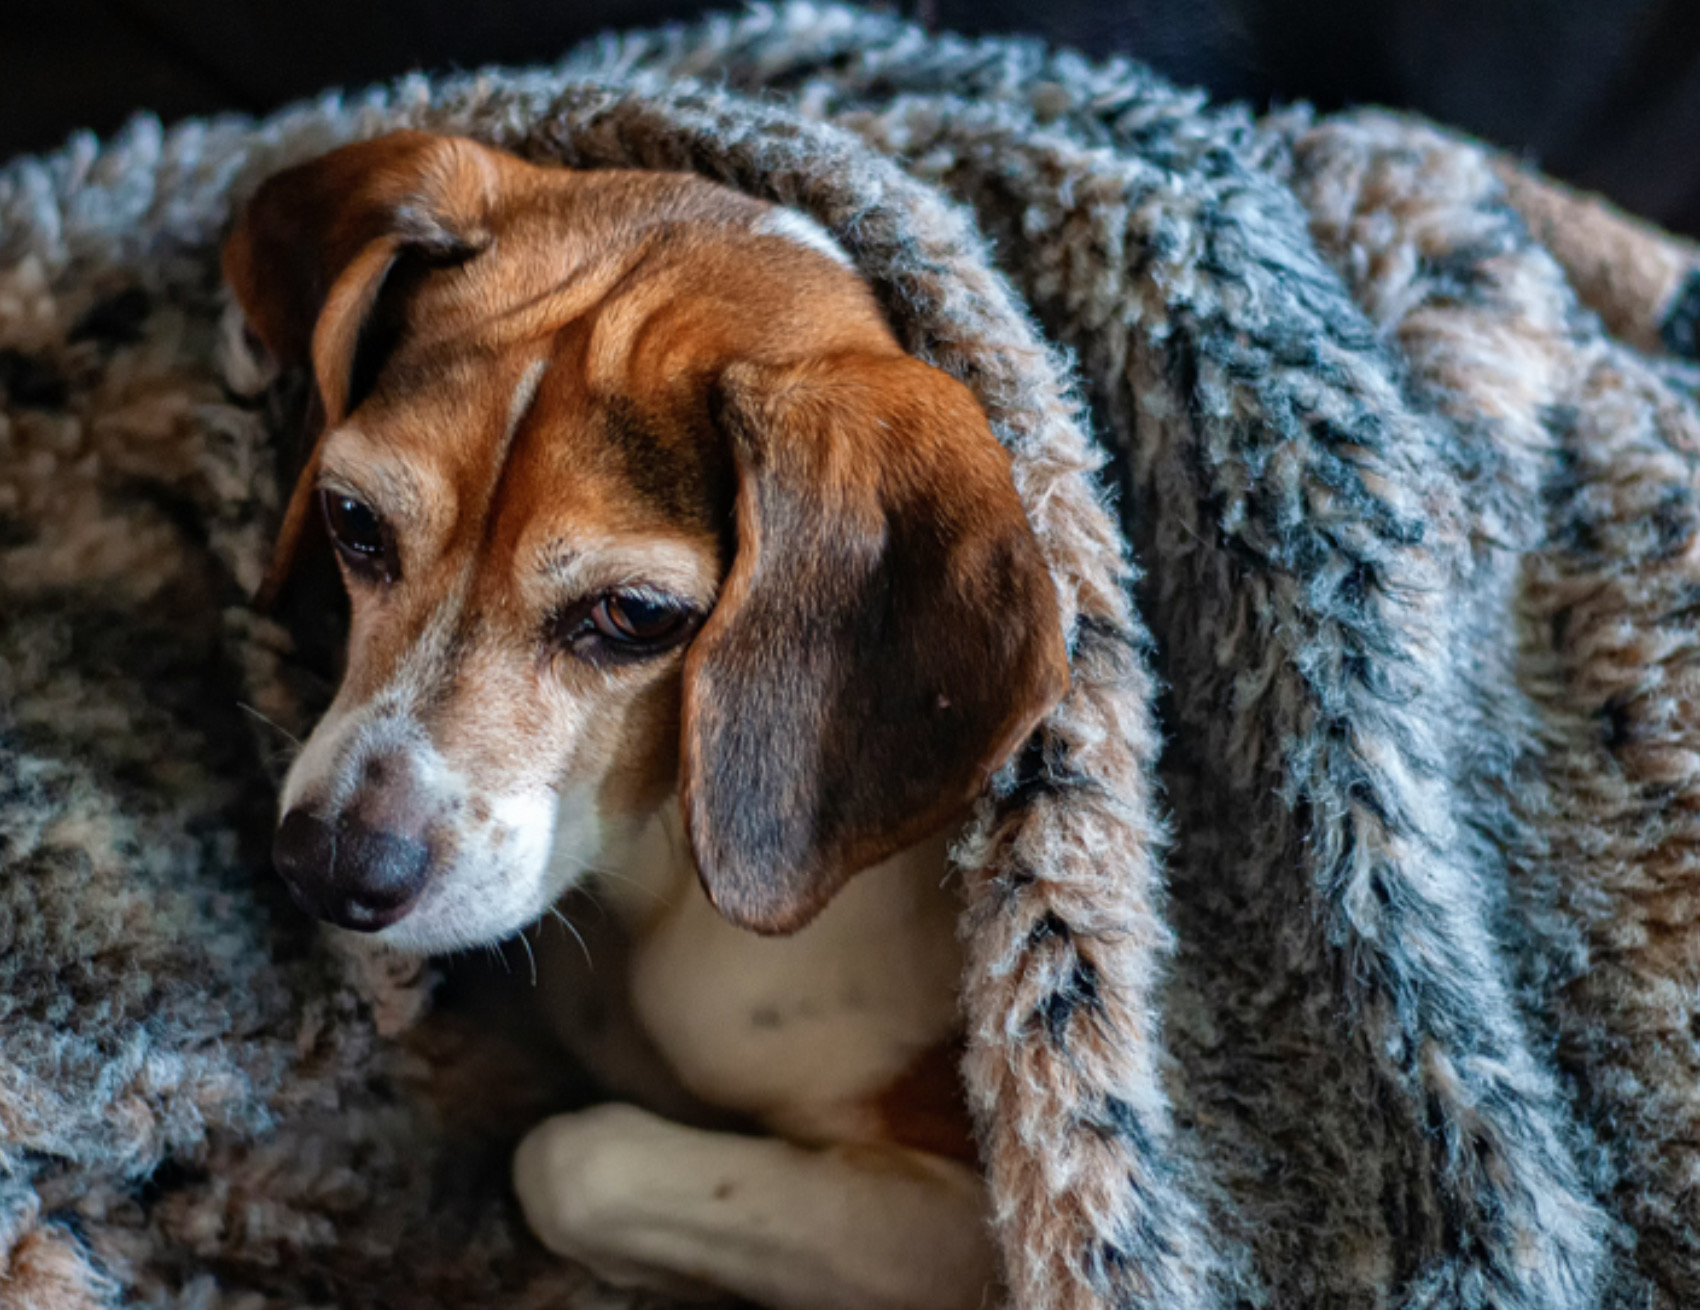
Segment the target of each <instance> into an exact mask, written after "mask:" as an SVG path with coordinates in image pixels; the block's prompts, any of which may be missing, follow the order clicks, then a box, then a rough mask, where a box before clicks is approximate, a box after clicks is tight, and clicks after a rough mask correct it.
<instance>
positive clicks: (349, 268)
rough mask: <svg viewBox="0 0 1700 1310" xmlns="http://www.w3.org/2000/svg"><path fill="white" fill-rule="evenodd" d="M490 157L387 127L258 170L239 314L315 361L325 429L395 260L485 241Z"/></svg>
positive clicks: (232, 263) (459, 252)
mask: <svg viewBox="0 0 1700 1310" xmlns="http://www.w3.org/2000/svg"><path fill="white" fill-rule="evenodd" d="M496 158H497V157H496V156H495V155H494V154H493V153H492V152H491V151H488V150H486V149H485V148H484V147H482V146H480V145H478V144H477V143H475V142H473V141H468V140H465V139H462V138H458V137H442V136H432V135H430V134H429V133H425V132H395V133H391V134H390V135H388V136H382V137H377V138H375V139H373V140H371V141H362V142H358V143H356V144H354V145H349V146H344V147H342V148H341V149H339V150H334V151H332V152H331V153H330V154H328V155H324V156H322V157H320V158H318V159H315V160H311V161H310V162H308V163H305V164H301V165H298V166H297V167H295V168H290V169H286V170H285V171H283V172H281V173H278V174H276V175H275V176H273V177H271V178H269V179H267V180H266V182H265V183H263V184H262V185H261V187H260V189H259V190H258V191H257V192H256V193H255V194H254V198H253V199H252V200H251V201H250V202H249V203H248V206H247V208H246V209H245V210H244V211H243V212H242V214H241V216H240V217H239V218H238V219H237V222H236V227H235V229H234V230H233V231H232V233H231V235H230V239H229V241H228V242H226V244H225V247H224V276H225V280H226V281H227V282H228V283H229V284H230V287H231V289H232V290H233V291H234V292H235V295H236V299H237V302H238V303H239V304H240V305H241V306H242V312H243V313H244V315H246V317H247V320H248V324H249V326H250V328H251V329H252V330H253V332H254V335H255V336H257V337H258V338H259V339H260V341H261V342H262V343H263V344H264V345H265V347H266V348H267V349H268V350H269V351H271V352H272V354H273V355H275V356H276V357H277V358H278V360H279V361H280V362H282V363H285V364H306V363H309V362H310V363H311V364H312V365H313V377H314V382H315V383H316V385H317V389H318V402H319V407H320V409H321V411H322V413H323V416H324V424H325V427H326V428H329V427H330V426H331V425H333V424H335V423H338V422H340V421H341V420H342V419H343V418H345V417H346V416H347V414H348V412H349V410H350V409H352V408H353V406H354V405H355V404H357V403H358V401H359V395H358V394H357V388H356V383H357V378H356V371H357V369H361V370H363V371H369V369H370V365H371V361H368V360H363V359H362V357H361V356H362V335H363V333H364V332H365V329H366V328H367V325H368V322H369V321H370V319H371V318H372V314H373V309H374V307H375V306H376V305H377V303H378V297H379V293H380V291H381V290H382V288H383V287H384V284H385V280H386V279H387V278H388V277H389V276H390V273H391V271H392V270H393V269H394V268H395V266H396V263H397V261H398V259H400V258H402V257H403V256H404V255H406V254H409V253H412V254H417V255H419V256H421V257H422V258H423V259H424V260H426V261H428V262H430V263H448V262H455V261H459V260H464V259H466V258H469V257H470V256H472V255H474V254H476V253H477V252H478V251H480V250H482V249H483V248H484V247H486V246H487V245H489V243H490V239H491V238H490V232H489V226H488V224H489V214H490V208H491V203H492V197H493V196H494V194H495V174H496ZM317 465H318V451H317V449H316V448H315V450H314V451H313V453H312V455H310V456H309V458H308V460H307V463H306V465H305V467H304V468H303V470H302V473H301V476H300V478H299V479H298V481H297V483H296V486H295V492H294V494H293V495H292V496H291V498H290V503H289V507H288V509H287V510H286V511H285V514H284V520H283V526H282V529H281V530H280V532H279V534H278V542H277V547H276V550H275V552H274V554H273V558H272V565H271V569H270V570H269V571H268V573H267V576H266V581H265V583H264V585H263V586H262V587H261V603H262V605H263V604H265V603H266V602H267V601H269V599H270V598H271V597H272V596H273V595H275V593H276V590H277V588H278V586H279V585H280V584H281V582H282V580H283V578H284V576H285V575H286V574H287V572H288V569H289V564H290V561H291V559H292V558H293V556H294V553H295V549H296V546H297V544H298V542H299V540H300V536H301V532H302V529H303V527H304V526H305V523H306V520H307V515H308V509H309V507H310V505H311V503H312V487H313V480H314V478H315V476H316V474H317Z"/></svg>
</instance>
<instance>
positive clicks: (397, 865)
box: [272, 769, 431, 932]
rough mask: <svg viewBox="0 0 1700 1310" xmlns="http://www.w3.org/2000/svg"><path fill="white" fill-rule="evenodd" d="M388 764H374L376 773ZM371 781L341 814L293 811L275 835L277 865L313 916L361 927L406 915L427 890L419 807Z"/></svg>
mask: <svg viewBox="0 0 1700 1310" xmlns="http://www.w3.org/2000/svg"><path fill="white" fill-rule="evenodd" d="M382 772H383V770H380V769H372V770H369V777H371V776H372V775H381V773H382ZM395 792H396V789H395V788H392V787H385V786H383V785H382V784H381V783H379V784H378V785H375V786H374V785H372V784H371V783H370V782H369V783H368V790H366V791H365V792H364V794H362V795H360V796H357V797H356V798H355V799H354V800H353V801H352V802H351V803H350V804H349V805H348V806H347V807H346V808H344V809H343V810H342V811H341V812H340V813H335V814H330V815H326V814H320V813H316V812H315V811H314V810H313V809H311V808H309V807H307V806H301V807H298V808H296V809H293V810H291V811H289V813H288V814H286V815H284V816H283V822H282V823H280V824H279V825H278V829H277V833H276V835H275V836H274V837H273V839H272V864H273V865H274V866H276V868H277V871H278V873H279V874H280V875H282V877H283V880H284V882H285V884H286V885H287V886H288V887H289V893H290V895H291V896H292V897H294V899H295V903H296V904H297V905H299V906H300V907H301V908H302V909H303V910H305V911H306V912H307V913H308V914H311V915H313V916H314V917H316V918H319V919H323V920H325V921H326V922H327V923H333V924H335V925H336V926H337V927H339V928H350V929H353V930H354V931H355V932H377V931H378V930H379V929H381V928H387V927H389V925H390V924H392V923H395V922H396V921H397V920H398V919H400V918H402V917H403V916H404V915H405V914H406V913H407V912H408V911H409V910H410V909H412V908H413V904H414V902H415V901H417V900H418V899H419V893H420V892H421V891H423V890H424V888H425V882H426V878H427V875H428V874H429V872H430V865H431V850H430V846H429V845H428V844H427V843H426V841H425V840H424V832H423V828H424V825H423V822H422V821H421V820H420V819H419V818H418V817H417V811H416V809H415V807H413V806H410V805H408V804H405V803H398V800H399V799H400V798H399V797H398V796H397V795H396V794H395Z"/></svg>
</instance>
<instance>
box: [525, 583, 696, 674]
mask: <svg viewBox="0 0 1700 1310" xmlns="http://www.w3.org/2000/svg"><path fill="white" fill-rule="evenodd" d="M701 617H702V616H701V614H700V613H699V612H698V611H697V609H696V608H695V607H694V606H692V605H689V604H687V603H686V602H684V601H681V600H675V599H674V598H673V597H671V596H662V595H657V594H655V593H653V592H634V591H616V592H611V593H609V594H608V595H606V596H598V597H596V598H595V599H594V600H584V601H580V602H579V603H578V604H577V605H575V606H573V607H572V608H570V609H569V610H567V611H566V612H565V613H564V614H561V615H559V616H557V618H556V619H555V620H554V622H553V627H554V631H555V634H556V635H555V638H554V640H555V641H556V642H558V643H559V644H560V645H561V646H563V647H565V648H566V649H567V650H569V651H571V652H572V653H573V654H574V655H577V656H578V657H579V658H580V659H583V660H586V661H588V662H589V663H591V664H604V663H611V662H618V661H621V660H634V659H644V658H646V657H648V656H651V655H659V654H661V652H663V651H666V650H671V649H672V648H673V647H675V646H677V645H678V644H679V643H680V642H682V641H684V640H685V639H686V638H688V637H689V636H690V635H691V633H692V632H693V631H695V630H696V626H697V622H698V620H699V619H700V618H701Z"/></svg>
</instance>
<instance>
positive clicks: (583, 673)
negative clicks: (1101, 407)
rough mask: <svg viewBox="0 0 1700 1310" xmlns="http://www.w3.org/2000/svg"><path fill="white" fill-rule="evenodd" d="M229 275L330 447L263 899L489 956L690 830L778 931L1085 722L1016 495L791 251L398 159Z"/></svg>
mask: <svg viewBox="0 0 1700 1310" xmlns="http://www.w3.org/2000/svg"><path fill="white" fill-rule="evenodd" d="M225 271H226V275H227V277H228V279H229V281H230V283H231V285H232V287H233V288H234V290H235V293H236V296H237V298H238V300H239V301H240V302H241V305H242V307H243V310H244V312H245V313H246V315H247V317H248V320H249V323H250V325H251V327H252V329H253V331H254V333H255V334H256V335H257V336H258V337H259V338H260V339H261V341H262V342H263V343H264V344H265V345H266V346H267V347H268V348H269V349H270V350H271V351H272V352H273V353H274V354H275V355H277V356H278V357H279V358H280V359H282V360H283V361H285V362H301V363H310V364H311V367H312V370H313V375H314V378H315V380H316V383H317V390H318V398H319V402H320V405H321V406H322V410H323V415H324V432H323V436H322V437H321V439H320V440H319V442H318V445H317V447H316V449H315V450H314V452H313V454H312V457H311V458H310V460H309V462H308V465H307V468H306V470H305V472H304V473H303V474H302V477H301V480H300V484H299V485H298V487H297V488H296V492H295V495H294V497H293V499H292V501H291V503H290V506H289V509H288V512H287V514H286V516H285V523H284V528H283V533H282V537H281V540H280V542H279V546H278V556H277V561H276V562H275V563H274V566H273V576H272V578H271V580H270V581H271V583H272V584H273V585H274V586H275V584H276V583H277V582H278V580H279V579H281V578H282V576H283V575H284V574H285V573H286V572H287V570H288V568H289V563H290V560H291V558H292V556H293V554H294V552H295V550H296V547H297V544H298V542H299V540H300V538H301V536H302V534H303V533H304V532H306V531H308V530H309V529H310V528H311V527H312V521H313V519H314V518H315V517H317V518H318V519H319V520H320V521H321V522H322V524H323V527H324V529H325V530H326V531H327V532H328V534H329V537H330V539H331V541H332V543H333V544H334V547H335V552H336V555H337V558H338V560H339V562H340V566H341V569H342V572H343V575H344V580H345V582H346V585H347V588H348V593H349V596H350V598H351V603H352V623H351V630H350V635H349V645H348V660H347V670H346V674H345V676H344V680H343V683H342V686H341V689H340V690H339V692H338V694H337V697H336V700H335V702H334V703H333V704H332V705H331V708H330V710H329V711H328V712H327V713H326V715H325V717H324V719H323V721H322V722H321V723H320V724H319V725H318V727H317V728H316V730H315V731H314V732H313V734H312V737H311V739H310V740H309V741H308V742H307V744H306V747H305V749H304V750H303V751H302V753H301V755H300V756H299V758H298V759H297V760H296V761H295V764H294V766H293V767H292V769H291V770H290V773H289V777H288V780H287V782H286V784H285V788H284V795H283V803H282V811H283V817H282V821H281V824H280V826H279V828H278V832H277V838H276V847H275V859H276V863H277V865H278V867H279V870H280V871H281V872H282V874H283V876H284V877H285V879H286V880H287V881H288V882H289V884H290V886H291V889H292V890H293V892H294V894H295V896H296V898H297V899H298V900H299V901H300V902H301V903H302V904H303V905H304V906H305V907H307V908H308V909H310V910H312V911H313V912H315V913H317V914H319V915H321V916H322V917H324V918H326V919H329V920H331V921H332V922H335V923H338V924H341V925H343V926H346V927H350V928H357V929H362V930H366V931H377V930H383V932H384V936H385V938H386V939H387V940H390V941H392V942H394V943H395V944H397V945H400V946H403V947H408V948H412V949H421V950H439V949H447V948H452V947H456V946H463V945H469V944H473V943H479V942H485V941H491V940H495V939H497V938H499V937H502V936H504V935H507V934H509V933H511V932H513V931H515V930H517V929H519V928H521V927H523V926H524V925H526V924H527V923H529V922H531V921H532V920H533V919H535V918H536V917H537V916H539V915H540V914H542V913H543V912H544V911H546V910H547V909H548V907H549V906H550V905H551V904H552V903H553V901H554V900H555V899H556V898H557V897H558V896H559V895H560V894H561V893H562V892H563V891H565V890H566V888H567V887H568V886H569V885H570V884H571V883H572V881H573V880H574V878H575V877H577V876H578V875H579V874H580V873H581V872H583V871H584V870H585V869H586V868H590V867H594V866H596V865H597V864H598V862H599V861H600V860H602V859H603V858H605V855H606V851H607V847H608V844H609V843H610V842H611V841H613V840H615V839H616V838H617V837H618V835H619V834H622V833H625V832H629V831H630V830H631V829H632V828H633V826H634V825H636V824H638V823H640V822H641V821H643V820H644V819H646V818H647V817H648V816H650V815H653V814H654V813H655V812H656V810H657V808H658V807H659V806H661V805H663V804H668V803H679V804H682V806H683V811H684V819H685V831H686V832H687V834H688V837H689V843H690V847H691V853H692V854H693V855H694V857H695V861H696V865H697V868H698V870H699V872H700V874H701V877H702V881H703V883H704V885H705V887H706V888H707V891H708V894H709V896H710V897H711V898H712V899H713V901H714V903H715V904H716V905H717V906H718V907H719V909H720V910H721V912H722V913H723V914H725V915H726V917H727V918H729V919H731V920H732V921H734V922H736V923H739V924H743V925H745V926H748V927H750V928H754V929H756V930H759V931H764V932H785V931H790V930H792V929H795V928H797V927H800V926H801V925H802V924H804V923H806V922H807V921H808V920H809V919H810V917H811V916H813V915H814V914H815V913H816V912H817V911H818V910H819V909H820V907H821V906H822V905H823V904H824V903H825V902H826V901H827V899H828V898H829V897H830V896H831V895H832V893H833V892H834V891H835V890H836V889H837V888H838V887H839V886H840V885H841V884H842V883H843V882H844V880H845V879H846V878H848V877H849V876H850V875H851V874H852V873H854V872H856V871H857V870H859V869H861V868H864V867H867V866H868V865H870V864H873V863H877V862H878V861H880V860H882V859H884V858H886V857H887V856H889V855H891V854H893V853H894V852H895V851H897V850H899V849H901V848H902V847H904V846H906V845H909V844H911V843H913V842H915V841H917V840H919V839H920V838H921V837H922V836H924V835H926V834H927V833H928V832H930V831H932V830H935V829H937V828H939V827H941V826H942V825H943V824H945V823H946V822H948V821H949V820H950V819H951V818H953V817H955V816H956V815H957V814H959V813H960V812H961V811H962V809H963V808H964V806H965V805H966V803H967V802H968V801H969V800H970V798H971V797H972V796H973V795H974V793H975V792H976V791H977V790H978V789H979V788H980V787H981V786H982V785H983V783H984V781H985V779H986V777H987V775H988V773H989V771H991V770H993V769H995V768H996V767H998V766H999V765H1000V764H1001V763H1002V762H1003V761H1004V760H1005V759H1006V758H1007V757H1008V756H1009V754H1010V753H1011V752H1012V751H1013V750H1014V749H1015V747H1016V746H1017V745H1018V744H1019V743H1020V742H1021V741H1022V740H1023V739H1024V738H1025V737H1026V736H1027V735H1028V734H1029V733H1030V732H1031V731H1032V729H1033V727H1034V726H1035V724H1036V723H1037V721H1038V719H1039V718H1040V716H1041V715H1042V714H1043V713H1044V712H1045V711H1046V710H1047V709H1048V708H1049V707H1050V706H1051V705H1052V704H1053V703H1054V702H1055V701H1056V700H1057V698H1058V697H1059V696H1060V695H1061V694H1062V692H1063V690H1064V689H1065V687H1066V685H1067V678H1068V673H1067V662H1066V656H1065V652H1064V645H1063V637H1062V633H1061V629H1060V626H1059V619H1058V612H1057V605H1056V599H1055V594H1054V589H1053V586H1052V583H1051V580H1050V577H1049V575H1048V573H1047V571H1046V568H1045V565H1044V562H1043V560H1042V559H1041V556H1040V551H1039V548H1038V545H1037V543H1036V542H1035V540H1034V537H1033V534H1032V531H1031V529H1030V528H1029V526H1028V523H1027V520H1026V518H1025V516H1024V515H1023V512H1022V509H1021V505H1020V503H1019V502H1018V500H1017V498H1016V494H1015V491H1014V488H1013V486H1012V484H1011V481H1010V472H1009V460H1008V457H1007V456H1006V454H1005V453H1004V451H1003V450H1002V448H1001V447H1000V446H999V445H998V443H997V441H996V440H995V439H994V438H993V436H992V434H991V432H990V430H989V429H988V427H987V424H986V420H985V418H984V416H983V415H982V414H981V412H980V410H979V409H978V407H977V406H976V404H975V402H974V400H973V398H972V397H971V396H970V394H969V393H968V391H967V390H966V389H965V388H964V387H962V386H961V385H960V384H959V383H957V382H955V381H953V380H952V379H950V378H949V377H947V376H945V375H944V374H943V373H940V372H938V371H937V370H935V369H933V368H930V367H927V366H926V365H923V364H921V363H919V362H918V361H916V360H914V359H912V358H910V357H909V356H907V355H905V354H904V353H903V352H902V350H901V349H900V348H899V347H898V345H897V344H896V342H895V340H894V339H893V337H892V335H891V333H890V331H889V330H888V329H887V327H886V326H885V324H884V322H883V321H882V318H881V315H880V313H879V310H878V308H877V307H876V305H875V303H874V301H873V299H872V297H871V296H870V294H869V292H868V289H867V288H866V286H865V285H864V284H863V283H862V282H861V281H860V279H859V278H857V277H856V275H855V274H854V273H853V272H852V271H851V269H850V268H849V267H848V266H847V264H846V262H845V260H844V258H843V256H842V255H841V254H839V253H838V252H837V250H836V247H835V246H834V245H833V244H832V242H831V241H830V239H829V238H827V237H826V235H825V234H824V232H822V231H821V230H820V229H818V228H817V227H815V226H814V225H812V224H810V223H809V222H807V221H806V220H804V219H802V218H801V217H800V216H798V215H796V214H793V213H790V212H789V211H786V210H781V209H777V208H774V207H772V206H768V205H764V204H762V203H760V202H757V201H755V200H752V199H749V198H747V197H743V196H740V195H738V194H736V193H734V192H731V191H729V190H726V189H724V188H721V187H718V186H715V185H713V184H711V183H708V182H706V181H703V180H700V179H695V178H690V177H686V176H682V175H673V174H656V173H633V172H588V173H587V172H574V171H569V170H564V169H547V168H540V167H535V166H533V165H530V164H526V163H523V162H521V161H520V160H518V159H516V158H513V157H511V156H508V155H504V154H501V153H499V152H496V151H493V150H489V149H486V148H484V147H482V146H479V145H476V144H474V143H472V142H470V141H465V140H459V139H454V138H444V137H434V136H428V135H423V134H419V133H401V134H397V135H394V136H388V137H384V138H381V139H378V140H375V141H370V142H366V143H363V144H360V145H354V146H349V147H346V148H344V149H342V150H338V151H336V152H335V153H333V154H330V155H328V156H326V157H324V158H322V159H319V160H317V161H315V162H312V163H309V164H306V165H303V166H301V167H298V168H294V169H291V170H289V171H288V172H285V173H281V174H279V175H278V176H276V177H274V178H272V179H271V180H270V181H268V182H267V183H266V184H265V185H264V186H263V187H262V188H261V189H260V191H259V192H258V194H257V195H256V196H255V198H254V200H253V202H252V203H251V205H250V206H249V207H248V209H247V211H246V212H245V213H244V214H243V215H242V217H241V220H240V221H239V223H238V226H237V228H236V231H235V232H234V234H233V235H232V237H231V240H230V243H229V245H228V247H227V249H226V252H225ZM675 796H677V801H676V802H675V801H674V800H673V798H674V797H675Z"/></svg>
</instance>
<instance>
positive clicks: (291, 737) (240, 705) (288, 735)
mask: <svg viewBox="0 0 1700 1310" xmlns="http://www.w3.org/2000/svg"><path fill="white" fill-rule="evenodd" d="M236 708H237V709H239V710H242V711H244V712H245V713H248V714H251V715H253V716H254V717H255V718H256V719H258V720H259V721H260V722H261V723H263V724H265V725H266V727H268V728H270V729H272V730H273V731H274V732H278V733H281V734H282V735H283V737H284V738H285V739H286V740H287V741H288V742H289V743H290V745H292V746H294V747H295V749H296V751H297V752H300V751H302V750H304V749H305V743H304V742H302V740H301V738H299V737H297V736H296V735H295V734H294V733H293V732H291V731H290V730H289V729H288V728H286V727H284V726H283V725H282V724H281V723H279V722H278V721H277V720H276V719H273V718H269V717H268V716H266V715H265V714H262V713H261V712H260V711H259V710H257V709H255V708H254V707H253V706H252V705H250V704H248V702H247V701H241V700H239V701H237V702H236Z"/></svg>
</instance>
